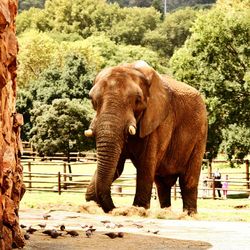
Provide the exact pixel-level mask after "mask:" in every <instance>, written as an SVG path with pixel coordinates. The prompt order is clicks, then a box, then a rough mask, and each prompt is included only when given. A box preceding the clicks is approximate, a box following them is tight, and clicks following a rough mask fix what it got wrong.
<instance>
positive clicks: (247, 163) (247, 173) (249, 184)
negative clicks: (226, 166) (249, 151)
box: [246, 160, 250, 189]
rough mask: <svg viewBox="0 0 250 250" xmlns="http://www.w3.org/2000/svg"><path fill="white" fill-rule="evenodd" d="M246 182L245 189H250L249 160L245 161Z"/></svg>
mask: <svg viewBox="0 0 250 250" xmlns="http://www.w3.org/2000/svg"><path fill="white" fill-rule="evenodd" d="M246 181H247V189H249V188H250V183H249V160H246Z"/></svg>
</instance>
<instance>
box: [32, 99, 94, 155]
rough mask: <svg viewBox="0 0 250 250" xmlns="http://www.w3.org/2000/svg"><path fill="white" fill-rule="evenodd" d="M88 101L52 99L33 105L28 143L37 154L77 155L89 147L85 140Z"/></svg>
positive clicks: (88, 111) (89, 117)
mask: <svg viewBox="0 0 250 250" xmlns="http://www.w3.org/2000/svg"><path fill="white" fill-rule="evenodd" d="M90 110H91V107H90V103H89V101H88V102H87V101H86V100H85V101H80V100H77V99H73V100H70V99H68V98H65V99H55V100H53V101H52V104H51V105H47V104H41V103H40V102H37V103H36V104H35V105H34V108H33V110H32V117H33V127H32V129H31V131H30V134H31V142H32V144H33V146H34V147H35V149H36V150H37V151H38V152H39V153H40V154H45V155H53V154H55V153H56V152H62V153H64V154H65V155H67V156H68V157H69V156H70V152H79V151H83V150H86V149H89V148H91V146H92V147H93V141H90V140H87V139H86V138H85V137H84V135H83V131H84V129H86V128H87V127H88V126H89V124H90V120H91V119H92V115H91V114H92V113H91V112H90Z"/></svg>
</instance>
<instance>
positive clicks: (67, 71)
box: [17, 54, 96, 140]
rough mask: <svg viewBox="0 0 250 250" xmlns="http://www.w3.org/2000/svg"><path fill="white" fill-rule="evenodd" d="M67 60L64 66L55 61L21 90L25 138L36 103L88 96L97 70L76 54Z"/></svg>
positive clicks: (23, 133) (20, 101)
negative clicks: (60, 66) (59, 65)
mask: <svg viewBox="0 0 250 250" xmlns="http://www.w3.org/2000/svg"><path fill="white" fill-rule="evenodd" d="M65 61H66V62H65V65H64V66H63V67H62V68H59V67H58V66H57V64H55V65H52V64H51V68H48V69H46V70H44V71H43V72H42V73H41V74H40V75H39V77H38V78H37V79H36V80H33V81H31V82H30V83H29V85H27V86H26V87H23V88H22V89H21V90H20V91H19V95H18V99H17V110H18V112H21V113H23V114H24V119H25V126H24V129H23V131H22V138H23V139H25V140H27V139H30V134H29V130H30V129H31V128H32V127H33V122H32V120H34V118H33V115H32V112H33V111H32V110H33V109H34V105H35V103H37V102H39V103H40V104H41V105H43V104H46V105H51V104H52V102H53V101H54V100H55V99H65V98H68V99H70V100H73V99H78V100H84V99H87V98H88V92H89V90H90V88H91V86H92V79H93V78H94V75H95V74H96V72H95V71H93V69H91V68H90V65H89V64H87V62H86V61H85V60H83V59H82V58H81V57H80V56H77V55H73V54H72V55H69V56H68V57H66V59H65Z"/></svg>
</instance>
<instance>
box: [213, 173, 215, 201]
mask: <svg viewBox="0 0 250 250" xmlns="http://www.w3.org/2000/svg"><path fill="white" fill-rule="evenodd" d="M212 184H213V185H212V188H213V200H215V178H214V176H213V182H212Z"/></svg>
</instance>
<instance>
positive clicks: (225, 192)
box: [222, 175, 228, 199]
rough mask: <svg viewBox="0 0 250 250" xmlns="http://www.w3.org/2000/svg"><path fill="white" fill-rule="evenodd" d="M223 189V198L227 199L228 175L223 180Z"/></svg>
mask: <svg viewBox="0 0 250 250" xmlns="http://www.w3.org/2000/svg"><path fill="white" fill-rule="evenodd" d="M222 190H223V199H227V190H228V175H226V177H225V179H224V181H223V182H222Z"/></svg>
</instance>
